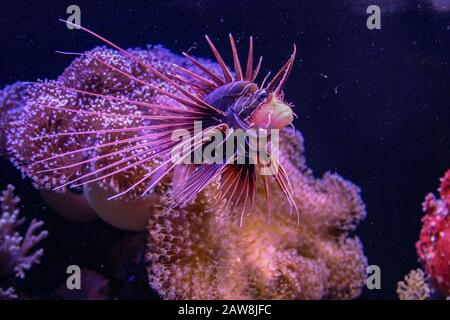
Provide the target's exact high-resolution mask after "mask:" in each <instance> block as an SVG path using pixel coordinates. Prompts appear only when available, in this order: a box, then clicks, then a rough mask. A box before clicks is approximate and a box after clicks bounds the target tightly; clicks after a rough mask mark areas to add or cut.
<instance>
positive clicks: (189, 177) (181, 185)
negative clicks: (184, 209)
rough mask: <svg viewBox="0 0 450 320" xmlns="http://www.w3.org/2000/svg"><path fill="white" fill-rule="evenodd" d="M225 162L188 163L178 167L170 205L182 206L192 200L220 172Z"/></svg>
mask: <svg viewBox="0 0 450 320" xmlns="http://www.w3.org/2000/svg"><path fill="white" fill-rule="evenodd" d="M224 167H225V164H202V165H199V166H196V167H195V166H194V165H189V167H187V168H179V169H178V170H179V172H178V173H175V175H179V177H176V179H177V180H178V181H176V182H174V183H176V185H175V186H174V188H173V189H172V202H173V203H172V205H174V206H184V205H185V204H187V203H188V202H190V201H192V200H193V199H194V198H195V197H196V196H197V194H198V193H199V192H201V191H203V190H204V189H205V188H206V187H207V186H208V185H209V184H210V182H211V181H212V180H214V179H215V178H216V177H217V176H218V175H220V173H221V172H222V170H223V168H224ZM174 178H175V177H174Z"/></svg>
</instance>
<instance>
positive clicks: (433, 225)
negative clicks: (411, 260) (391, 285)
mask: <svg viewBox="0 0 450 320" xmlns="http://www.w3.org/2000/svg"><path fill="white" fill-rule="evenodd" d="M439 192H440V199H437V198H436V197H435V196H434V195H433V194H431V193H430V194H428V195H427V196H426V197H425V201H424V203H423V211H424V212H425V216H424V217H423V218H422V222H423V226H422V230H421V232H420V238H419V241H417V243H416V249H417V254H418V255H419V259H420V261H421V262H422V264H423V265H424V267H425V270H426V272H427V273H428V275H429V276H430V279H431V282H432V284H433V286H434V287H435V288H436V289H437V290H438V291H439V292H441V293H442V294H444V295H446V296H447V295H449V293H450V214H449V212H450V170H448V171H447V173H446V174H445V176H444V177H443V178H442V179H441V186H440V188H439Z"/></svg>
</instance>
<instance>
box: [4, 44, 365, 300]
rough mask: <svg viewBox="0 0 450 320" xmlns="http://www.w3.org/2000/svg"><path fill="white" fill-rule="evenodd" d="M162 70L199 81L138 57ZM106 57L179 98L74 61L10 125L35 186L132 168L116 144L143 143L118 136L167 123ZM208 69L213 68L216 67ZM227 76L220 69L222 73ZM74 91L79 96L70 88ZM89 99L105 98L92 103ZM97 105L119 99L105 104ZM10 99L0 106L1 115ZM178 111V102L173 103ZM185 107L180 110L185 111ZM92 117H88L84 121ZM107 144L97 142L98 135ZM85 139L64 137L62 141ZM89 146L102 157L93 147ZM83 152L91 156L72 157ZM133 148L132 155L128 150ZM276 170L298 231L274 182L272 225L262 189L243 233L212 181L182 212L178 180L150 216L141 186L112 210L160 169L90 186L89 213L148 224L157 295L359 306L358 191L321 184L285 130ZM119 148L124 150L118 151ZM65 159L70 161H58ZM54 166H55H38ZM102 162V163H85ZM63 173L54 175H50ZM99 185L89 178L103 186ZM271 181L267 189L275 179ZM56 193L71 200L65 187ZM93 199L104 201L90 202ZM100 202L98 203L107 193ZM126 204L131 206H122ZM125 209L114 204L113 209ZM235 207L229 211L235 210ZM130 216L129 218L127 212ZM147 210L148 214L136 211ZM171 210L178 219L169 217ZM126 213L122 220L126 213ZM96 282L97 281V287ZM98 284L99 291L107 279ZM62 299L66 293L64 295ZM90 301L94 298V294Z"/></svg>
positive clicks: (122, 223) (332, 180) (10, 143)
mask: <svg viewBox="0 0 450 320" xmlns="http://www.w3.org/2000/svg"><path fill="white" fill-rule="evenodd" d="M132 52H133V53H134V54H137V55H138V56H139V57H140V58H141V59H143V60H144V61H146V62H148V63H149V64H151V65H153V66H154V67H155V68H156V69H158V70H164V71H165V72H169V73H170V72H171V70H172V69H171V68H173V65H172V64H173V63H177V64H179V65H181V66H183V67H185V68H186V69H188V70H195V72H197V73H199V74H202V72H203V71H202V70H198V68H197V67H196V66H194V65H192V63H191V62H190V61H189V60H185V59H182V58H181V57H179V56H177V55H174V54H171V53H170V52H168V51H167V50H165V49H163V48H160V47H149V48H148V49H147V50H139V49H137V50H132ZM96 58H100V59H104V60H106V61H109V63H111V64H113V65H114V66H116V67H118V68H120V69H122V70H125V71H127V72H129V73H130V74H132V75H133V76H135V77H136V78H138V79H143V80H145V81H148V82H151V83H152V84H153V85H155V86H159V87H160V88H163V89H164V90H167V91H170V90H173V88H171V87H170V86H168V85H167V84H166V83H164V82H162V81H160V80H158V79H157V78H155V77H153V76H152V75H151V73H148V72H146V71H145V70H144V69H143V68H142V67H141V66H139V65H137V64H136V63H135V62H133V61H130V59H126V58H124V57H123V56H122V55H120V54H118V53H117V52H116V51H114V50H109V49H105V48H102V47H100V48H96V49H94V50H92V51H90V52H88V53H86V54H85V55H83V56H81V57H79V58H77V59H75V61H74V62H73V63H72V64H71V65H70V66H69V67H68V68H67V69H66V70H65V72H64V73H63V74H62V75H61V76H60V77H59V78H58V79H57V80H55V81H47V82H43V83H38V84H26V85H23V86H26V90H25V91H24V93H23V94H22V96H21V99H22V100H21V101H25V103H24V104H23V105H21V108H20V112H18V113H17V114H16V115H15V121H13V122H10V123H8V125H7V126H6V136H7V149H8V151H9V153H10V154H11V160H12V162H13V163H14V164H15V165H16V166H17V167H18V168H19V169H20V170H21V171H22V173H23V175H24V176H27V177H30V178H31V179H32V182H33V184H34V185H35V186H36V187H37V188H39V189H53V188H55V187H59V186H61V185H62V184H65V183H66V182H68V181H69V180H73V179H77V177H80V176H82V175H85V174H90V173H95V172H97V173H98V172H99V171H98V170H102V172H104V173H105V174H106V173H109V172H113V171H114V166H115V165H111V164H114V163H117V161H121V159H123V161H124V162H125V163H127V162H126V161H127V160H126V159H127V156H128V154H127V156H125V155H124V154H123V153H122V152H117V149H116V148H115V144H116V143H117V141H118V140H121V139H131V140H130V142H129V147H130V148H133V146H134V144H133V142H132V139H134V138H136V139H140V137H139V135H137V133H135V132H132V131H120V130H119V131H120V132H119V131H117V132H116V131H114V130H116V129H123V128H127V127H130V125H133V126H136V127H139V126H140V127H143V126H144V127H145V126H146V125H148V124H149V122H148V120H144V119H142V118H133V117H132V116H133V115H159V113H158V112H159V111H155V110H149V109H147V108H145V107H144V106H142V105H138V104H135V103H134V104H130V103H127V102H126V101H125V100H127V99H129V100H139V101H147V102H149V103H160V104H163V103H164V102H165V101H166V99H167V98H166V97H164V96H162V95H160V94H158V93H157V92H155V91H154V90H148V89H145V88H143V87H142V86H139V85H137V84H136V81H132V80H130V79H128V78H126V77H122V76H121V75H120V74H119V75H118V74H117V73H114V72H113V71H112V70H110V69H109V68H107V67H106V66H105V65H102V64H101V63H99V62H98V60H97V59H96ZM203 63H205V64H208V66H209V67H210V68H211V69H214V68H216V69H217V68H218V66H217V65H215V64H212V63H211V62H208V61H203ZM217 71H219V70H217ZM68 88H73V89H68ZM84 91H90V92H94V93H95V94H98V96H95V95H88V94H85V93H83V92H84ZM100 95H109V96H114V97H117V98H119V99H122V100H111V99H104V98H102V97H101V96H100ZM5 101H6V99H3V100H0V105H5ZM171 103H174V102H171ZM180 107H181V106H180ZM124 110H125V111H126V114H127V115H130V116H131V117H128V118H127V119H125V118H123V117H116V118H111V117H102V116H100V115H99V114H98V113H121V112H123V113H124ZM88 112H96V114H92V116H89V117H82V116H81V114H86V113H88ZM105 129H107V130H111V131H110V132H109V133H108V134H95V131H99V130H105ZM73 131H79V132H86V131H88V132H89V134H79V135H73V134H70V135H64V133H66V132H73ZM92 145H103V146H104V147H103V148H95V149H89V146H92ZM80 148H86V149H85V150H84V152H77V153H74V152H73V151H75V150H78V149H80ZM130 148H128V150H130ZM146 148H147V147H146V146H145V145H144V146H143V145H140V146H138V147H137V148H135V149H131V150H132V151H131V153H132V154H133V155H136V154H145V152H146ZM281 149H282V155H281V158H280V161H281V163H282V165H283V166H284V167H285V169H286V172H287V174H288V175H289V177H290V179H291V182H292V185H294V186H295V190H294V195H293V197H294V198H295V201H296V203H297V205H298V208H299V211H300V214H301V221H300V224H297V220H296V218H294V217H293V216H290V215H289V211H290V207H289V204H288V203H286V199H285V195H284V194H283V193H282V192H281V191H279V189H278V187H277V185H276V183H275V182H274V181H270V182H269V190H270V194H269V196H270V204H269V207H270V211H271V212H272V214H271V223H269V224H268V218H269V216H268V214H267V211H268V209H269V208H268V207H267V204H266V202H265V201H262V199H263V197H264V190H263V188H262V187H260V188H259V189H258V191H257V193H258V197H259V198H258V201H257V202H256V203H255V206H254V208H253V209H252V210H251V214H249V215H247V216H246V217H245V218H244V223H243V226H242V227H240V226H239V221H237V220H239V219H238V217H237V215H232V216H230V217H226V216H223V214H224V212H227V211H229V210H228V208H225V209H224V208H223V207H221V206H218V205H217V204H216V203H215V202H214V201H212V198H213V197H214V196H216V195H217V193H220V192H224V190H219V189H218V183H217V181H216V182H213V183H211V184H210V185H209V186H208V187H207V188H206V189H205V190H204V191H202V193H201V194H200V195H199V196H198V197H197V198H196V199H195V200H193V201H192V202H190V203H188V205H187V206H185V207H183V208H179V207H176V208H172V207H170V208H169V204H168V203H166V202H167V199H168V197H167V196H168V195H170V192H171V191H172V190H171V188H170V186H171V181H170V180H167V181H163V183H161V184H160V185H159V186H158V187H157V188H155V190H154V192H153V195H152V196H153V197H154V199H155V200H154V201H153V203H152V204H151V206H150V207H152V210H149V209H148V208H149V207H148V206H147V204H146V205H138V204H137V202H136V201H137V200H136V199H137V197H136V196H137V195H140V194H141V192H142V191H143V190H140V189H139V188H138V189H136V190H135V192H131V193H129V194H128V195H127V197H125V198H119V200H117V201H116V200H115V201H116V202H115V201H110V202H108V203H104V201H106V197H107V196H102V197H99V196H98V194H99V193H98V192H99V189H102V192H103V193H104V194H108V193H109V192H116V193H117V192H120V191H123V190H125V189H127V188H128V187H129V186H130V185H132V184H134V183H135V182H136V181H139V180H140V179H141V178H142V177H143V176H144V175H145V174H146V173H147V172H148V171H149V170H151V169H153V168H155V167H156V166H157V165H158V164H160V163H161V159H158V158H155V159H154V160H153V161H147V162H145V163H144V162H143V165H142V166H138V167H134V168H130V170H127V171H123V172H121V173H120V174H114V175H110V176H105V177H103V178H102V179H98V180H97V181H95V183H96V184H92V188H86V187H85V188H83V195H84V197H85V198H86V199H87V200H88V203H89V205H90V206H91V207H92V208H94V211H96V213H97V214H98V215H99V216H100V217H101V218H102V219H104V220H105V221H107V222H109V223H110V224H113V225H114V226H117V227H121V228H124V229H129V230H139V228H141V227H142V225H143V222H142V221H144V223H145V222H146V221H147V219H149V220H148V249H147V254H146V261H147V265H148V276H149V281H150V285H151V287H152V288H153V289H155V290H157V291H158V292H159V293H160V295H161V296H162V297H164V298H167V299H227V298H231V299H351V298H355V297H357V296H358V295H359V294H360V292H361V288H362V286H363V284H364V283H365V278H366V264H367V262H366V258H365V256H364V254H363V250H362V245H361V242H360V240H359V238H358V237H356V236H353V235H351V234H352V233H353V231H354V230H355V228H356V226H357V225H358V224H359V222H360V221H361V220H362V219H364V216H365V207H364V204H363V203H362V201H361V198H360V195H359V192H360V191H359V189H358V188H357V187H356V186H354V185H353V184H351V183H350V182H348V181H346V180H345V179H343V178H341V177H340V176H338V175H336V174H331V173H327V174H325V175H324V176H323V177H322V178H321V179H318V178H315V177H314V176H313V175H312V173H311V170H309V169H308V168H307V167H306V164H305V160H304V156H303V152H304V150H303V139H302V137H301V135H300V133H298V132H295V131H292V130H285V131H284V132H283V134H282V141H281ZM119 150H121V149H119ZM61 154H66V156H64V157H55V156H56V155H61ZM51 157H55V158H53V159H52V160H51V161H46V162H43V161H41V160H43V159H48V158H51ZM88 159H96V161H95V162H90V161H87V160H88ZM55 167H59V168H61V167H62V168H61V169H60V170H57V171H54V170H51V168H55ZM95 177H96V176H92V177H91V178H93V179H94V178H95ZM269 180H271V179H269ZM59 191H62V192H64V191H67V187H64V188H60V189H59ZM94 192H97V193H94ZM103 193H102V194H103ZM124 202H127V203H129V204H130V206H124V205H123V203H124ZM111 203H117V206H114V205H111ZM228 205H229V204H228ZM124 208H126V209H124ZM143 208H144V209H145V210H146V212H145V214H146V215H147V216H146V218H145V219H142V218H143V214H136V215H134V213H135V212H137V211H138V210H141V209H143ZM169 209H170V210H169ZM240 209H241V208H239V207H238V208H237V210H240ZM124 211H126V212H125V214H124ZM94 283H95V281H94ZM99 283H103V284H104V282H103V281H100V282H99ZM62 296H64V293H61V297H62ZM85 296H89V294H86V295H85Z"/></svg>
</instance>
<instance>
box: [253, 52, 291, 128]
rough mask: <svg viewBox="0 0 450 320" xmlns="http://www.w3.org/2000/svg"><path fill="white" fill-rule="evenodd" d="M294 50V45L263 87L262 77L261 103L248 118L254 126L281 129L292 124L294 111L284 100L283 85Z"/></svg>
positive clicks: (289, 70) (289, 68)
mask: <svg viewBox="0 0 450 320" xmlns="http://www.w3.org/2000/svg"><path fill="white" fill-rule="evenodd" d="M296 52H297V49H296V46H295V45H294V51H293V52H292V55H291V57H290V58H289V60H288V61H287V62H286V63H285V64H284V66H283V67H282V68H281V69H280V71H278V73H277V74H276V75H275V76H274V77H273V79H272V80H271V81H270V82H269V84H268V85H267V86H266V87H264V83H265V82H266V79H267V77H266V79H264V81H263V83H262V85H261V87H262V89H260V90H261V93H260V94H259V100H261V103H260V104H259V105H258V106H257V107H256V108H255V110H254V112H253V113H252V114H251V117H250V119H249V120H250V123H251V124H252V126H253V127H254V128H264V129H282V128H284V127H286V126H288V125H290V124H292V121H293V120H294V113H293V111H292V108H291V105H290V104H289V103H288V102H286V101H285V100H284V92H283V86H284V85H285V83H286V80H287V78H288V76H289V73H290V72H291V69H292V66H293V64H294V60H295V55H296ZM261 97H264V99H261Z"/></svg>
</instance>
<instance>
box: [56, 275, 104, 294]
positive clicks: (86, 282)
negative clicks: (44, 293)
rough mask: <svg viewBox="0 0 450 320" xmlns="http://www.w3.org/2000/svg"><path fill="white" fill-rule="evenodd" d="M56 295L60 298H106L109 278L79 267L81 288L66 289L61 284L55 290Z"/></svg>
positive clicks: (64, 285) (65, 286)
mask: <svg viewBox="0 0 450 320" xmlns="http://www.w3.org/2000/svg"><path fill="white" fill-rule="evenodd" d="M55 294H56V297H57V298H58V299H61V300H108V299H109V298H110V296H111V288H110V287H109V280H108V279H106V278H105V277H104V276H102V275H101V274H99V273H97V272H95V271H92V270H89V269H81V288H80V289H72V290H70V289H68V288H67V285H66V284H65V283H64V284H62V285H61V286H60V287H59V288H58V289H57V290H56V292H55Z"/></svg>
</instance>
